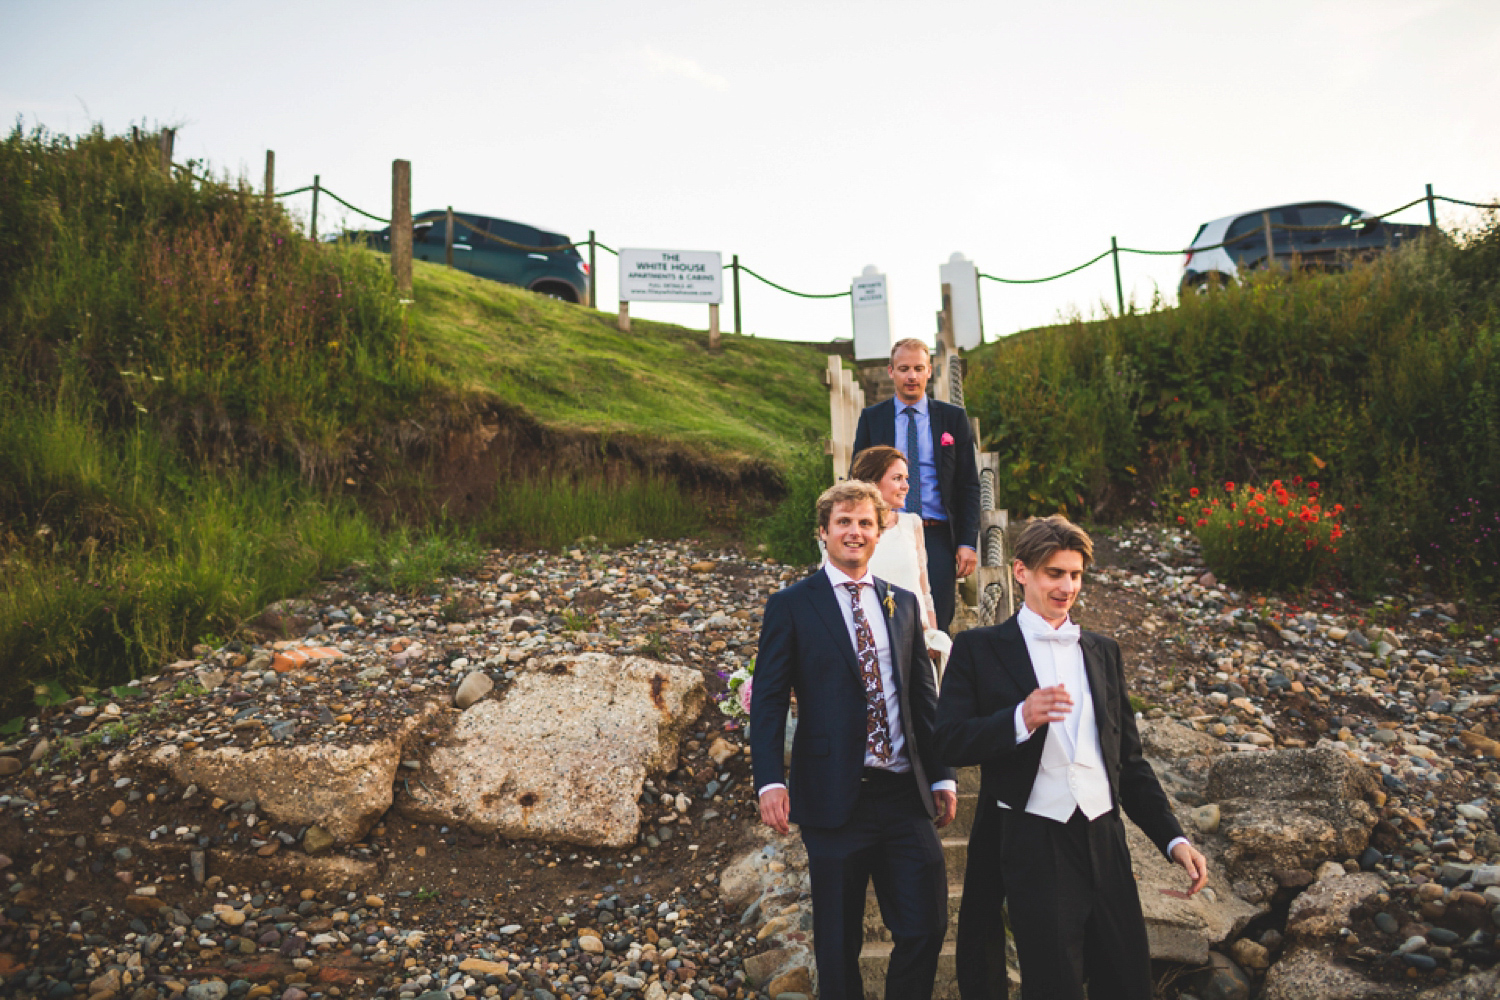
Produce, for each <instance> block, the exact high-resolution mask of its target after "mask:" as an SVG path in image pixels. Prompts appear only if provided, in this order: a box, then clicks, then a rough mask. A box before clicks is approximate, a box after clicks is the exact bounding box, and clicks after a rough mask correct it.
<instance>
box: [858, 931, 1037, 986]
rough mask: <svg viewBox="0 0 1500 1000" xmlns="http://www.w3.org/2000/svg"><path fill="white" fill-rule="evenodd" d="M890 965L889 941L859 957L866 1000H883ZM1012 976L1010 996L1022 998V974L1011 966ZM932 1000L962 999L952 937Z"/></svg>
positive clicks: (871, 945) (940, 964)
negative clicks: (959, 994)
mask: <svg viewBox="0 0 1500 1000" xmlns="http://www.w3.org/2000/svg"><path fill="white" fill-rule="evenodd" d="M890 964H891V944H890V943H889V942H886V941H871V942H869V943H867V944H866V945H865V947H864V950H863V951H862V952H860V954H859V975H860V978H861V979H863V980H864V986H865V1000H884V997H885V970H886V968H887V967H888V966H889V965H890ZM1007 971H1008V972H1009V973H1010V995H1011V996H1020V986H1021V974H1020V972H1019V971H1018V970H1017V969H1016V968H1015V967H1014V966H1012V967H1011V968H1009V969H1008V970H1007ZM932 998H933V1000H959V997H958V969H957V963H956V961H955V945H954V943H953V940H952V935H949V939H948V940H947V941H944V942H943V950H942V953H941V954H940V955H939V956H938V969H937V976H936V977H935V978H934V980H933V988H932Z"/></svg>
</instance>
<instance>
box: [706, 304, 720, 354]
mask: <svg viewBox="0 0 1500 1000" xmlns="http://www.w3.org/2000/svg"><path fill="white" fill-rule="evenodd" d="M708 349H709V350H710V351H717V350H718V349H719V304H718V303H717V302H710V303H709V304H708Z"/></svg>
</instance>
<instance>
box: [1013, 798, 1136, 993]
mask: <svg viewBox="0 0 1500 1000" xmlns="http://www.w3.org/2000/svg"><path fill="white" fill-rule="evenodd" d="M1004 812H1005V815H1004V817H1003V819H1002V820H1001V823H1002V825H1003V827H1004V829H1003V831H1002V833H1001V836H1000V841H1001V843H1000V858H1001V869H1002V873H1003V876H1004V879H1005V892H1006V898H1007V901H1008V905H1009V907H1010V927H1011V933H1013V934H1014V935H1015V938H1016V952H1017V954H1018V955H1019V957H1020V959H1021V996H1022V998H1023V1000H1083V997H1084V993H1083V984H1084V982H1085V981H1087V982H1088V985H1089V993H1088V996H1089V1000H1151V994H1152V989H1151V949H1150V945H1149V944H1148V942H1147V940H1146V921H1145V918H1144V917H1142V915H1141V900H1140V896H1139V895H1138V894H1137V892H1136V887H1135V876H1134V875H1132V874H1131V870H1130V851H1129V849H1128V848H1127V847H1126V846H1125V826H1124V823H1123V822H1122V821H1121V819H1120V816H1119V813H1118V812H1110V813H1106V814H1105V815H1103V816H1100V817H1099V818H1098V819H1096V820H1094V821H1093V822H1092V823H1091V822H1089V821H1088V820H1087V819H1085V818H1084V816H1083V814H1082V813H1079V812H1075V813H1074V814H1073V818H1072V819H1071V820H1069V821H1068V822H1066V823H1058V822H1057V821H1055V820H1050V819H1044V818H1042V817H1041V816H1033V815H1031V814H1030V813H1027V812H1022V811H1020V810H1005V811H1004Z"/></svg>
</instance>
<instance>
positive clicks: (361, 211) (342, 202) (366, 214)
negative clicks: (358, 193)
mask: <svg viewBox="0 0 1500 1000" xmlns="http://www.w3.org/2000/svg"><path fill="white" fill-rule="evenodd" d="M311 187H312V186H311V185H308V187H306V188H303V189H302V190H304V191H307V190H311ZM318 191H319V192H320V193H322V194H326V195H327V196H328V197H330V198H332V199H333V200H334V201H336V202H338V203H339V204H340V205H343V206H344V207H345V208H347V209H348V210H349V211H351V212H358V213H359V214H360V215H363V216H364V217H365V218H367V219H374V220H375V221H376V222H384V223H385V224H386V225H388V226H389V225H390V224H391V220H390V219H382V218H381V217H380V216H378V215H375V214H373V213H371V212H366V211H365V210H364V209H362V208H359V207H358V206H355V205H351V204H349V203H348V202H347V201H345V200H344V199H342V198H340V197H339V196H338V195H336V194H334V193H333V192H332V191H330V190H328V189H327V188H326V187H323V186H322V185H321V184H320V185H319V186H318ZM278 197H280V196H279V195H278Z"/></svg>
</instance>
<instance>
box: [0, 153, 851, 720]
mask: <svg viewBox="0 0 1500 1000" xmlns="http://www.w3.org/2000/svg"><path fill="white" fill-rule="evenodd" d="M403 298H407V296H403V295H401V294H399V293H398V292H397V290H396V288H395V286H394V283H393V281H392V279H391V275H390V270H389V265H388V262H387V261H386V260H385V259H384V258H382V257H380V256H379V255H377V254H374V253H371V252H370V251H367V250H364V249H361V248H356V247H352V246H338V245H335V246H327V245H320V244H314V243H310V242H309V241H308V240H307V239H306V238H305V237H303V236H302V235H301V234H300V233H299V232H298V231H297V229H296V227H295V226H294V225H293V224H292V222H291V220H290V219H289V218H288V217H287V216H286V214H285V213H284V212H283V211H282V210H281V209H280V208H278V207H274V206H271V207H268V206H267V205H266V204H265V203H264V201H263V200H262V199H261V198H259V197H258V196H256V195H255V193H254V192H253V191H251V190H250V189H249V187H248V185H246V184H244V183H243V182H240V183H235V182H233V181H231V180H228V179H224V180H215V179H205V178H204V177H203V176H202V169H201V167H197V166H195V169H194V171H193V172H192V173H191V174H190V173H189V172H187V171H184V170H173V171H171V172H167V171H163V170H162V168H161V165H160V163H159V160H158V158H157V153H156V143H155V141H154V137H153V136H145V137H143V139H142V141H140V142H136V141H133V140H132V139H129V138H126V137H122V136H109V135H106V134H105V133H104V132H103V131H102V129H95V130H94V131H92V132H90V133H88V134H86V135H82V136H78V137H66V136H57V135H53V134H51V133H47V132H45V131H43V130H37V131H34V132H30V133H27V132H23V131H21V130H20V129H19V128H17V129H15V130H13V131H12V132H11V133H10V134H9V135H8V136H6V137H4V139H3V140H0V719H4V718H5V717H6V716H7V715H9V714H10V713H12V712H15V711H20V710H22V709H26V708H30V707H32V705H33V701H34V700H35V701H36V702H37V703H42V704H55V703H57V702H58V701H59V700H62V699H66V698H67V697H68V696H70V695H76V694H77V693H79V692H80V691H83V692H88V691H91V690H92V691H98V690H99V689H101V688H102V687H103V686H105V685H109V684H118V683H120V682H123V681H125V680H127V679H128V678H130V677H132V676H135V675H138V674H140V673H141V672H143V671H145V672H149V671H151V670H152V669H154V668H155V667H157V666H159V665H160V664H161V663H162V662H163V661H164V660H167V659H171V658H173V657H176V656H180V655H182V654H184V653H186V652H187V651H188V650H189V649H190V648H191V646H192V645H193V644H194V643H197V642H201V641H205V640H210V641H217V640H222V639H224V638H226V637H228V636H229V635H231V634H232V633H233V632H234V630H235V629H236V628H237V627H238V626H239V624H240V623H242V622H244V621H246V620H247V619H248V618H250V617H252V616H253V615H255V614H256V613H257V612H258V611H259V610H260V609H261V608H263V607H264V606H265V605H266V604H267V603H269V602H270V601H274V600H276V599H278V598H281V597H286V596H290V595H294V594H297V593H299V592H302V591H304V590H306V589H307V588H308V587H309V586H311V585H312V584H314V583H315V582H316V581H317V580H318V579H319V578H320V577H323V576H326V575H327V574H329V573H332V572H337V571H340V570H342V569H344V568H347V567H349V566H350V565H351V564H358V565H362V566H363V567H364V574H365V577H366V579H367V580H368V581H369V582H370V583H372V584H374V585H378V586H383V587H397V588H400V589H405V590H413V591H416V590H422V591H425V590H428V589H431V588H433V587H441V583H440V578H441V577H442V576H443V575H445V574H450V573H452V572H454V571H457V570H459V569H461V568H462V567H463V566H464V565H465V564H466V563H467V562H469V561H471V560H472V559H473V558H474V556H475V553H476V551H477V546H480V545H484V544H509V545H518V546H545V547H551V548H555V547H558V546H561V545H564V544H573V543H575V542H577V540H579V539H580V538H585V537H589V536H592V537H594V538H596V539H598V540H599V541H602V542H604V543H606V544H619V543H625V542H629V541H632V540H634V539H637V538H640V537H645V536H651V537H658V538H665V537H674V536H680V535H682V534H686V533H690V532H695V531H697V530H699V529H700V528H702V527H704V526H705V525H715V524H723V523H724V522H725V521H733V520H734V519H736V518H741V519H742V518H743V517H744V513H743V511H744V510H746V509H748V510H754V509H755V506H756V505H755V504H754V503H750V504H748V505H747V506H746V507H745V508H739V507H735V506H734V505H733V504H731V503H725V502H722V500H721V502H720V503H718V504H716V505H715V507H714V509H713V510H712V511H705V509H704V506H705V505H704V504H703V503H702V501H701V497H700V496H699V495H698V494H697V493H695V492H694V489H693V488H691V484H689V485H684V483H683V482H681V481H679V480H678V479H674V478H673V476H674V474H675V473H674V472H673V470H677V469H690V470H691V471H694V472H696V473H701V472H702V471H703V470H704V469H705V468H706V467H708V468H717V467H719V466H722V467H724V469H725V470H727V473H728V474H727V475H726V476H725V477H724V481H725V482H728V483H730V484H731V485H730V487H729V488H728V490H724V489H721V491H720V492H721V494H726V495H728V496H730V497H731V499H733V498H734V496H735V494H734V492H733V490H734V486H733V484H734V483H736V482H740V483H743V482H751V483H754V484H760V485H762V486H763V485H766V484H770V483H775V482H776V481H777V480H778V478H779V475H780V473H781V472H782V471H783V470H786V469H788V468H790V467H791V466H792V465H793V463H794V461H795V460H796V458H797V457H798V456H799V455H800V451H799V449H805V448H806V442H807V441H808V440H809V439H810V438H811V437H813V436H816V435H817V434H819V433H820V432H821V431H822V429H823V426H824V424H825V422H826V413H827V403H826V398H827V396H826V390H824V388H823V386H822V384H821V380H820V378H819V371H820V369H821V368H822V365H823V361H822V358H821V357H820V356H819V355H818V354H817V353H816V352H815V351H814V350H812V349H810V348H807V347H802V346H798V345H789V344H780V343H776V342H773V341H766V340H756V339H751V338H739V337H734V336H726V337H725V338H724V346H723V349H722V350H720V351H717V352H709V351H708V350H707V349H706V339H707V335H706V334H705V333H702V332H698V331H689V330H685V329H682V328H679V327H674V326H670V325H666V324H658V323H650V322H645V321H637V322H636V324H635V329H634V331H633V332H632V333H631V334H629V335H623V334H620V333H619V332H618V331H616V330H615V329H614V327H613V320H612V317H610V316H607V315H603V314H600V313H596V312H593V311H591V310H587V309H582V308H579V307H577V306H570V305H566V304H564V303H560V302H555V301H552V300H549V299H545V298H541V297H538V296H536V295H533V294H531V293H528V292H524V291H521V290H519V289H515V288H510V287H507V286H503V285H498V284H494V283H490V282H485V281H481V280H478V279H475V278H472V277H469V276H466V275H463V274H460V273H457V272H453V271H448V270H446V269H444V268H441V267H434V266H430V265H419V266H418V268H417V275H416V288H415V289H414V292H413V295H412V296H411V298H412V299H413V300H414V301H413V302H411V303H410V304H409V305H403V304H402V299H403ZM486 412H488V413H489V414H495V413H501V414H508V415H510V416H512V417H515V418H516V419H517V421H518V424H517V426H522V425H524V428H525V430H526V431H527V433H530V431H531V430H533V429H535V428H537V427H540V428H542V429H543V430H544V431H551V432H556V433H555V434H548V433H542V434H532V435H531V440H532V441H533V447H534V448H535V447H536V444H535V442H537V441H540V442H541V445H540V446H541V448H543V449H546V448H553V450H552V451H548V452H545V453H544V454H542V455H541V456H540V457H539V456H538V455H536V454H533V455H531V456H528V461H529V462H530V464H529V465H528V464H527V463H526V462H522V463H520V464H517V463H515V462H511V464H509V465H507V466H506V467H505V469H504V471H505V474H504V475H499V474H497V472H496V467H495V465H494V463H498V462H500V461H502V460H506V461H508V460H509V459H510V458H511V457H513V456H504V455H498V456H497V455H493V454H489V455H486V454H484V453H480V454H478V455H475V454H473V453H472V451H473V450H472V448H471V449H470V453H469V454H467V455H465V456H461V457H463V458H465V459H467V460H469V461H470V462H471V463H474V464H483V463H484V462H485V461H489V462H491V463H492V467H491V468H490V469H489V470H488V477H489V478H488V479H487V480H485V481H483V482H482V483H481V486H482V489H474V490H472V491H471V492H473V493H474V494H475V495H477V496H479V497H480V498H481V499H480V500H478V501H475V502H474V503H471V504H470V505H469V507H468V508H466V510H465V515H464V516H465V519H464V520H462V521H460V520H458V519H457V517H456V516H455V515H453V514H452V513H451V511H452V509H453V507H452V506H450V504H449V500H450V499H452V495H453V494H455V493H457V492H462V491H464V490H468V489H469V487H470V486H472V485H473V483H461V484H455V483H453V482H451V481H450V480H446V479H445V478H444V475H445V474H446V473H447V471H448V466H449V465H451V464H454V463H452V462H451V461H450V460H451V459H452V458H453V452H454V451H455V450H458V445H456V444H454V442H455V441H461V440H465V439H469V438H471V437H472V436H471V435H468V434H467V432H468V431H471V430H473V429H474V426H475V423H476V417H479V416H482V415H484V414H486ZM580 442H582V443H581V444H580ZM590 442H592V446H591V445H590ZM606 442H607V443H608V445H609V447H604V446H603V445H604V443H606ZM560 445H566V446H567V447H555V448H554V447H553V446H560ZM570 449H571V450H570ZM632 453H634V456H633V455H632ZM641 454H649V456H650V457H652V458H653V461H648V462H633V461H631V459H632V457H638V456H639V455H641ZM664 454H665V455H666V456H667V457H669V458H672V457H677V456H682V457H685V458H686V459H687V461H686V462H672V461H660V460H659V459H660V458H662V456H663V455H664ZM621 455H623V456H624V459H625V460H624V461H616V462H615V463H614V464H613V465H611V464H609V463H608V462H601V461H595V462H594V464H593V465H589V464H588V462H587V461H579V460H580V459H585V460H589V459H597V458H598V457H599V456H615V457H619V456H621ZM747 468H748V469H751V471H753V472H754V475H753V476H750V477H748V478H744V477H741V478H739V479H736V475H735V473H736V470H744V469H747ZM480 471H481V472H483V470H480ZM705 478H710V479H711V477H705ZM753 490H754V487H752V488H751V491H752V492H753ZM424 491H425V492H424ZM739 492H745V491H744V490H740V491H739ZM752 499H762V500H763V498H752ZM485 504H487V506H483V505H485ZM476 505H479V506H477V507H476ZM710 513H711V514H712V515H713V516H712V517H709V516H708V515H709V514H710ZM3 729H4V726H3V725H0V734H3Z"/></svg>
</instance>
